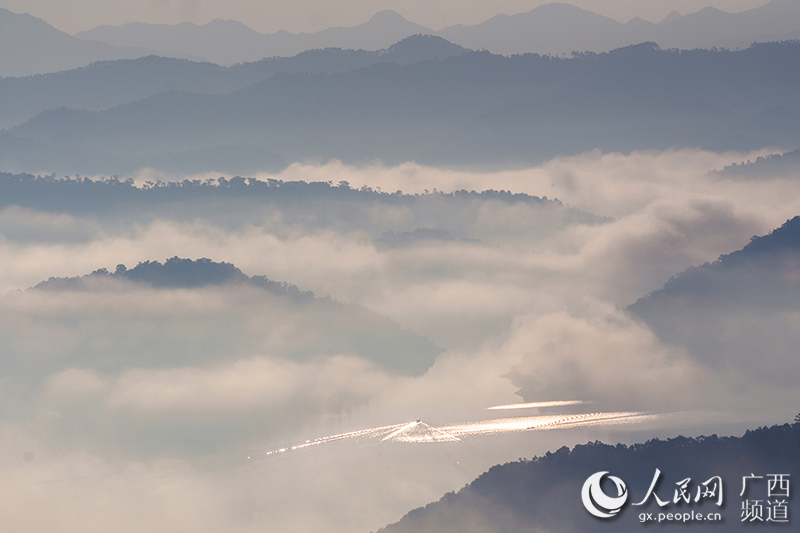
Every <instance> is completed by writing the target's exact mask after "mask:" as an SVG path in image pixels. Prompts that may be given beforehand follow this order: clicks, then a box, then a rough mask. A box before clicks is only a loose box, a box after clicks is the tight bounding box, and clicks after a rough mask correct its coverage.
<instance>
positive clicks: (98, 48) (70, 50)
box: [0, 8, 153, 112]
mask: <svg viewBox="0 0 800 533" xmlns="http://www.w3.org/2000/svg"><path fill="white" fill-rule="evenodd" d="M0 51H2V53H0V77H4V76H17V77H18V76H30V75H33V74H40V73H44V72H58V71H61V70H69V69H73V68H77V67H83V66H85V65H88V64H89V63H93V62H95V61H104V60H109V59H128V58H134V57H142V56H145V55H148V54H152V53H153V51H152V50H146V49H137V48H119V47H117V46H113V45H110V44H108V43H103V42H99V41H87V40H84V39H78V38H76V37H73V36H71V35H69V34H67V33H64V32H63V31H61V30H57V29H56V28H54V27H53V26H51V25H49V24H47V23H46V22H45V21H43V20H41V19H38V18H36V17H32V16H30V15H27V14H17V13H13V12H11V11H9V10H7V9H2V8H0ZM4 107H5V106H4V105H3V104H2V103H0V112H4V111H5V110H4V109H3V108H4Z"/></svg>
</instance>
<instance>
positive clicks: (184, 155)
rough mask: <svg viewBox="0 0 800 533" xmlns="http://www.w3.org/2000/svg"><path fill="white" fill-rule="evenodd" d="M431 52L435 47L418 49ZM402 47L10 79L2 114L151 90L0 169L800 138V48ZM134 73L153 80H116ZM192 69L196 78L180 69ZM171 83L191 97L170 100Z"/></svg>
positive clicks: (188, 167)
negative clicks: (222, 66)
mask: <svg viewBox="0 0 800 533" xmlns="http://www.w3.org/2000/svg"><path fill="white" fill-rule="evenodd" d="M426 47H432V51H431V52H430V53H423V52H421V51H420V50H424V49H425V48H426ZM392 49H393V48H392V47H390V48H389V49H388V50H387V52H386V53H385V55H383V56H381V55H380V54H379V55H376V56H371V57H370V56H369V53H365V52H346V51H341V50H340V51H331V50H328V51H323V52H319V54H321V56H325V54H330V55H334V56H336V55H339V56H341V57H342V58H346V57H350V59H342V60H341V63H340V64H341V65H343V67H342V70H346V69H347V67H346V66H344V65H347V64H349V65H351V66H355V65H356V64H357V63H358V62H359V61H363V62H364V63H370V62H372V64H370V65H368V66H365V67H364V68H356V69H355V70H349V71H344V72H330V71H328V72H324V71H320V70H319V69H318V70H317V71H314V68H313V67H305V68H303V67H301V66H299V65H300V63H302V62H303V61H305V60H306V59H305V58H302V57H301V56H297V57H296V58H294V59H293V60H286V61H283V62H277V63H275V62H269V61H267V62H264V63H255V64H248V65H241V66H238V67H234V68H231V69H227V70H224V71H223V70H219V67H214V66H213V65H210V64H206V65H193V64H186V63H177V64H176V65H177V66H178V67H180V68H175V69H174V70H172V71H170V65H173V64H175V63H169V61H168V60H157V59H155V58H150V59H147V60H141V61H133V62H131V61H128V62H123V63H121V64H112V65H102V66H95V67H93V68H92V69H87V70H84V71H76V72H73V73H65V74H59V75H52V77H36V78H34V79H30V80H4V83H0V90H4V89H3V87H5V88H9V89H8V90H9V91H10V92H9V94H11V93H13V94H16V96H15V97H14V98H17V99H18V101H20V102H27V103H25V104H24V105H22V104H21V105H16V104H14V103H13V98H11V97H8V98H6V99H4V101H5V102H6V105H8V106H9V107H14V108H20V109H21V108H24V107H25V106H26V105H27V106H28V109H29V110H30V111H32V112H35V111H37V110H39V109H42V108H44V107H47V106H49V105H53V106H55V105H71V106H73V105H78V106H79V105H81V102H83V103H85V102H86V101H87V100H88V99H87V98H86V97H85V96H84V92H83V91H82V90H81V88H82V87H87V85H91V84H92V83H95V84H96V86H97V88H98V89H97V90H98V91H100V92H102V93H104V94H105V93H112V92H113V91H109V90H103V89H102V88H103V87H110V88H113V87H114V86H117V84H119V83H120V80H123V79H131V78H133V77H138V78H139V80H140V81H137V82H135V83H133V84H132V88H131V90H130V91H129V92H128V93H127V94H129V95H130V96H131V97H133V98H136V97H137V96H143V97H141V98H138V99H133V100H130V101H126V102H124V103H121V104H120V105H116V106H113V103H114V102H112V101H111V100H109V103H111V104H112V107H108V108H105V109H101V110H96V111H92V110H90V109H70V108H67V107H52V108H49V109H46V110H44V111H42V112H40V113H39V114H37V115H35V116H33V117H31V118H30V119H29V120H27V121H26V122H24V123H22V124H19V125H18V126H15V127H13V128H10V129H6V130H5V131H3V132H0V162H2V165H3V167H4V168H5V169H7V170H9V171H12V172H13V171H17V172H30V171H33V172H43V173H49V172H55V173H58V174H61V173H66V174H73V173H79V174H103V173H105V174H117V173H125V172H130V171H135V170H137V169H139V168H142V167H145V166H149V167H154V168H159V169H163V170H168V171H172V172H178V173H191V172H200V171H209V170H212V169H213V170H214V171H220V172H230V173H234V174H244V175H246V174H250V173H253V172H257V171H260V170H279V169H281V168H284V167H285V166H286V165H287V164H290V163H292V162H295V161H327V160H329V159H330V158H339V159H341V160H343V161H345V162H349V163H353V164H361V163H365V162H374V161H376V160H381V161H383V162H385V163H388V164H399V163H403V162H406V161H409V160H416V161H418V162H420V163H425V164H432V165H444V166H454V167H457V166H461V165H474V166H476V167H481V166H482V167H486V168H488V167H491V168H497V167H498V166H500V167H505V168H508V167H514V166H521V165H528V164H536V163H539V162H541V161H543V160H546V159H549V158H552V157H555V156H558V155H567V154H576V153H580V152H584V151H586V150H591V149H594V148H599V149H601V150H608V151H621V152H628V151H631V150H641V149H651V148H654V149H666V148H673V147H700V148H704V149H709V150H718V151H723V150H734V149H735V150H754V149H761V148H764V147H767V146H773V147H777V148H781V149H784V150H792V149H795V148H797V145H798V144H800V93H798V91H797V87H798V86H800V72H799V71H798V70H797V69H796V68H794V67H795V66H796V65H797V64H798V62H800V43H797V42H786V43H767V44H760V45H754V46H751V47H750V48H747V49H746V50H741V51H713V50H693V51H678V50H661V49H660V48H659V47H658V46H657V45H656V44H655V43H649V44H642V45H636V46H631V47H625V48H621V49H618V50H614V51H612V52H608V53H602V54H593V53H587V54H578V55H575V56H572V57H570V58H558V57H553V56H540V55H535V54H525V55H518V56H511V57H506V56H501V55H495V54H491V53H489V52H485V51H483V52H466V53H465V52H464V51H463V50H462V49H460V48H458V47H455V46H454V45H451V44H447V43H445V42H443V41H442V40H441V39H438V38H432V37H421V36H419V37H414V38H409V39H407V40H404V41H403V42H401V43H400V44H398V45H397V48H396V50H405V49H413V50H416V52H414V53H413V54H411V53H409V54H407V56H408V57H410V56H415V57H433V59H429V60H425V61H419V62H415V63H402V62H395V63H389V62H381V61H380V58H381V57H392V53H393V52H391V50H392ZM364 54H367V55H364ZM312 55H313V54H312ZM400 55H403V54H400ZM442 56H447V57H442ZM359 58H360V59H359ZM173 61H174V60H173ZM398 61H399V60H398ZM323 62H324V61H323ZM276 65H278V66H277V67H276ZM128 66H131V67H134V68H135V69H137V70H138V71H139V75H136V76H134V75H129V74H126V75H125V76H119V75H118V74H114V72H115V69H123V70H125V69H127V67H128ZM148 69H151V70H148ZM184 70H185V71H186V72H187V73H190V74H191V75H189V76H188V77H187V78H185V79H181V77H180V76H174V75H176V74H179V73H180V72H182V71H184ZM304 70H305V72H304ZM331 70H332V69H331ZM147 72H150V73H152V74H148V73H147ZM270 72H276V73H275V74H274V75H272V76H269V73H270ZM204 73H205V74H210V75H209V76H207V77H206V76H205V74H204ZM95 75H96V76H97V77H96V78H95ZM204 77H205V81H203V82H198V83H195V80H197V79H199V78H204ZM68 79H69V80H72V81H71V82H70V84H67V83H65V84H60V83H58V82H59V81H60V80H68ZM93 80H94V81H93ZM146 80H149V81H146ZM259 80H260V81H259ZM193 83H194V85H193ZM170 84H172V86H173V87H176V88H188V90H186V89H184V90H165V89H168V87H169V86H170ZM48 85H49V87H48ZM137 86H138V88H137V89H135V90H134V89H133V88H134V87H137ZM26 87H27V88H26ZM37 87H38V88H37ZM34 88H37V89H36V90H37V91H41V92H42V93H43V94H44V93H48V94H50V95H55V96H51V97H49V98H50V100H49V102H50V103H49V104H46V105H42V104H41V102H47V101H48V100H47V99H45V98H42V99H37V98H34V99H32V100H27V98H28V94H29V91H33V89H34ZM12 89H13V90H12ZM92 90H93V89H89V90H88V91H87V93H88V94H91V91H92ZM125 93H126V91H125V90H122V91H120V93H119V94H118V95H117V96H115V98H118V100H117V101H119V100H120V99H122V98H121V95H123V94H125ZM70 95H71V96H70ZM145 95H146V96H145ZM59 99H61V100H60V102H61V103H59ZM69 99H71V100H69ZM67 100H69V101H67ZM37 105H38V106H39V107H38V108H37V107H36V106H37ZM87 107H88V106H87Z"/></svg>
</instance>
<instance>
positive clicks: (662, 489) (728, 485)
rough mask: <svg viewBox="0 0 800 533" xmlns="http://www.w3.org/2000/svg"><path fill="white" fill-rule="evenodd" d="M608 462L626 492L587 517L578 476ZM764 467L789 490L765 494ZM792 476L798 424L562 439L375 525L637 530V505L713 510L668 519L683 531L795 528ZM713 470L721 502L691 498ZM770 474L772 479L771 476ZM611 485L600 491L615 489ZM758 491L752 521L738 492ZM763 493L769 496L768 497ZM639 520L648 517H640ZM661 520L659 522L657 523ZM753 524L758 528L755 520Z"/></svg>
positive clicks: (494, 530)
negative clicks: (685, 496) (639, 438)
mask: <svg viewBox="0 0 800 533" xmlns="http://www.w3.org/2000/svg"><path fill="white" fill-rule="evenodd" d="M656 469H659V470H660V472H661V474H660V476H659V478H660V482H659V484H657V485H656V490H655V494H656V495H658V496H659V498H661V500H663V501H666V502H667V504H666V505H665V506H664V507H663V508H661V507H658V506H657V505H655V504H654V503H653V502H654V500H653V498H652V497H651V498H650V499H648V501H647V503H645V505H642V506H639V507H637V506H634V505H632V504H633V503H639V502H641V501H642V500H643V499H644V497H645V496H646V494H647V491H648V487H649V486H650V483H651V482H652V481H653V477H654V475H655V471H656ZM599 471H608V472H610V475H613V476H617V477H619V478H620V479H622V480H623V481H624V482H625V483H626V485H627V490H628V500H627V503H626V504H625V505H624V506H623V508H622V510H621V511H620V513H619V514H618V515H617V516H616V517H614V518H611V519H600V518H595V517H593V516H591V515H590V514H589V513H588V512H587V511H586V510H585V509H584V506H583V504H582V503H581V489H582V487H583V484H584V481H585V480H586V479H587V478H588V477H589V476H590V475H592V474H594V473H595V472H599ZM751 474H753V475H755V476H763V478H761V479H750V480H749V481H748V485H747V487H748V488H747V491H746V492H745V495H744V496H740V492H741V491H742V483H743V479H742V478H743V476H750V475H751ZM771 474H788V477H785V478H784V479H787V480H789V482H790V491H789V497H788V498H786V497H780V496H778V494H779V491H778V490H777V485H776V488H775V490H773V495H774V496H773V497H769V496H768V490H767V489H768V484H769V481H770V479H771V478H770V475H771ZM798 475H800V423H799V422H795V423H794V424H791V425H790V424H785V425H780V426H773V427H769V428H766V427H762V428H758V429H756V430H751V431H747V432H746V433H745V434H744V435H743V436H742V437H717V436H716V435H711V436H708V437H698V438H687V437H676V438H672V439H668V440H658V439H653V440H650V441H647V442H645V443H643V444H635V445H632V446H626V445H624V444H617V445H616V446H611V445H608V444H603V443H601V442H594V443H591V442H590V443H587V444H585V445H580V446H575V447H574V448H573V449H572V450H569V449H567V448H566V447H564V448H561V449H560V450H558V451H556V452H554V453H547V454H546V455H544V456H542V457H536V458H533V459H532V460H520V461H518V462H514V463H508V464H505V465H501V466H495V467H493V468H492V469H490V470H489V471H488V472H486V473H485V474H483V475H481V476H480V477H479V478H477V479H476V480H475V481H473V482H472V483H470V484H469V485H467V486H466V487H464V488H463V489H461V490H460V491H458V492H456V493H448V494H447V495H445V496H444V497H443V498H442V499H441V500H439V501H438V502H436V503H432V504H430V505H428V506H426V507H424V508H420V509H415V510H414V511H411V512H410V513H408V514H407V515H406V516H405V517H403V519H402V520H400V521H399V522H397V523H395V524H392V525H390V526H388V527H386V528H384V529H382V530H381V532H383V533H411V532H414V533H428V532H430V533H433V532H436V533H450V532H452V533H483V532H485V533H506V532H507V533H511V532H514V533H517V532H520V531H535V532H539V533H542V532H560V533H578V532H581V533H582V532H586V533H592V532H595V531H642V528H643V527H644V526H646V525H648V524H643V523H641V522H640V514H641V513H643V512H644V513H652V514H653V516H654V517H655V518H657V516H658V513H659V512H663V513H665V514H666V513H669V512H673V513H684V512H689V513H691V511H692V510H694V511H695V513H703V514H704V515H705V514H707V513H720V515H721V518H722V520H721V522H716V523H706V524H704V523H701V522H693V523H691V524H677V523H671V524H669V525H673V526H677V527H687V528H689V530H691V531H739V530H745V529H747V530H750V529H757V530H761V529H766V530H770V529H771V528H777V529H776V531H789V530H793V528H796V527H797V526H796V521H797V518H796V515H794V513H795V512H796V510H795V508H794V506H796V505H797V504H796V503H795V502H796V498H794V497H793V494H794V490H795V487H792V486H791V483H795V484H796V483H798V482H800V481H798V479H799V478H798ZM714 476H719V477H720V478H721V479H722V485H723V502H722V506H721V507H718V506H717V502H716V500H714V501H711V500H708V499H701V500H700V501H699V502H694V498H695V495H696V488H697V486H698V485H700V484H702V483H704V482H705V481H706V480H709V479H710V478H712V477H714ZM686 478H691V479H690V482H689V485H688V490H689V492H690V496H691V499H690V500H691V501H690V503H688V504H687V503H685V502H683V501H681V502H680V503H673V497H674V493H675V490H676V488H677V485H676V483H679V482H682V481H684V480H685V479H686ZM772 479H773V480H775V479H776V478H772ZM613 491H614V488H613V485H611V486H610V487H606V486H604V492H606V493H607V494H609V495H610V496H616V493H614V492H613ZM753 500H759V501H760V504H761V505H762V510H763V514H762V515H761V516H762V520H761V521H759V520H757V519H756V520H753V521H750V520H749V518H750V517H748V520H747V522H746V523H744V522H742V505H743V503H744V502H745V501H748V502H752V501H753ZM776 500H778V501H781V500H783V501H785V502H786V503H785V505H786V508H787V510H788V516H789V522H788V523H780V522H774V521H765V520H766V518H767V512H768V511H767V508H768V507H769V508H770V510H771V509H772V506H778V504H775V503H774V502H775V501H776ZM768 502H772V503H768ZM649 525H651V526H652V525H653V523H650V524H649ZM660 525H664V523H662V524H660ZM759 526H760V527H759Z"/></svg>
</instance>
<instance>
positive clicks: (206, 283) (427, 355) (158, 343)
mask: <svg viewBox="0 0 800 533" xmlns="http://www.w3.org/2000/svg"><path fill="white" fill-rule="evenodd" d="M210 289H216V290H218V291H223V294H224V292H226V291H231V292H233V293H235V294H242V293H247V294H249V295H250V296H249V299H248V300H246V301H245V302H244V303H243V304H242V307H243V310H242V313H245V312H246V313H249V315H250V316H247V315H244V316H242V317H239V318H235V319H233V317H232V319H231V320H225V319H223V317H220V320H222V322H219V323H213V322H209V323H204V322H203V320H204V318H203V315H202V314H200V315H198V314H197V312H196V310H195V311H193V308H192V305H191V304H188V306H187V308H186V309H185V310H184V311H185V312H186V313H188V314H189V315H190V316H191V315H195V316H196V320H197V321H198V324H199V325H202V328H197V327H195V328H192V329H189V332H190V333H187V332H185V331H184V330H186V329H188V328H187V327H186V325H185V322H186V318H185V317H184V318H180V319H179V318H167V317H160V316H159V315H158V314H157V313H156V314H155V315H153V316H150V315H149V314H142V315H137V312H136V311H135V310H130V311H127V312H126V311H124V310H121V309H120V307H117V306H112V307H115V308H116V309H119V311H118V312H113V311H112V312H109V313H108V316H104V317H91V316H90V317H83V319H82V321H81V323H82V324H83V325H82V326H81V328H82V329H81V331H76V332H75V334H76V335H77V336H78V337H79V338H82V333H83V334H86V335H91V334H92V333H91V331H92V328H93V327H99V328H101V330H102V324H105V322H104V321H105V320H108V321H110V322H109V324H110V326H109V327H112V326H113V327H112V329H113V331H104V332H101V331H98V332H97V333H96V334H95V340H94V341H91V342H90V341H89V340H88V339H86V342H85V343H82V344H80V346H79V349H78V350H77V351H75V353H72V354H70V353H69V352H70V349H69V347H63V349H64V351H65V353H67V355H64V356H63V357H64V358H65V359H66V360H67V361H68V362H69V364H72V365H78V366H81V365H86V366H88V367H91V368H100V369H104V370H118V368H117V367H116V366H115V365H117V364H120V360H119V357H118V353H119V352H125V351H126V350H129V349H135V347H134V348H131V347H130V346H127V345H125V343H126V342H129V343H130V342H134V340H135V343H137V344H139V345H141V346H139V348H140V351H139V352H137V354H138V355H137V356H136V357H137V358H138V359H136V361H137V362H138V363H137V364H144V363H145V361H147V362H148V363H149V364H154V365H156V366H170V365H182V364H197V363H198V362H200V361H198V360H196V359H199V358H200V357H201V356H199V355H196V354H195V353H193V352H194V350H193V349H192V347H194V346H196V345H202V344H203V343H204V342H206V343H207V346H214V345H216V344H220V343H223V345H224V342H225V340H226V339H228V340H230V339H229V337H231V335H234V336H235V337H236V342H235V343H231V344H230V345H228V347H227V348H225V347H224V346H223V347H221V349H222V350H227V352H225V351H223V352H221V353H220V354H219V355H218V357H223V358H228V359H230V358H232V357H236V356H237V354H239V355H243V354H242V353H241V352H242V351H244V355H248V350H250V351H252V352H253V353H256V354H257V353H258V349H259V348H258V346H262V347H265V348H262V349H267V350H268V351H267V353H266V354H265V355H271V356H279V357H285V358H287V359H292V360H300V361H303V360H307V359H309V358H311V357H319V356H320V355H325V354H331V355H335V354H352V355H358V356H360V357H363V358H365V359H368V360H371V361H373V362H374V363H376V364H378V365H380V366H382V367H383V368H385V369H388V370H391V371H395V372H401V373H406V374H415V375H419V374H422V373H424V372H425V371H426V370H427V369H428V368H429V367H430V366H431V365H432V364H433V361H434V359H435V357H436V356H437V355H438V354H439V353H440V352H441V351H442V350H441V349H440V348H439V347H437V346H436V345H435V344H433V343H432V342H430V341H428V340H427V339H425V338H424V337H421V336H419V335H416V334H414V333H412V332H410V331H407V330H404V329H402V328H400V327H399V326H398V325H397V324H395V323H394V322H392V321H391V320H389V319H387V318H385V317H383V316H381V315H378V314H376V313H373V312H371V311H369V310H368V309H366V308H364V307H362V306H360V305H354V304H344V303H340V302H337V301H334V300H331V299H330V298H328V297H322V298H320V297H317V296H315V295H314V294H313V293H312V292H309V291H302V290H300V289H298V288H297V287H296V286H294V285H291V284H288V283H285V282H276V281H273V280H270V279H269V278H267V277H266V276H247V275H246V274H244V273H243V272H242V271H241V270H239V269H238V268H236V267H235V266H234V265H232V264H230V263H224V262H223V263H219V262H215V261H211V260H210V259H206V258H203V259H197V260H191V259H184V258H179V257H173V258H171V259H168V260H167V261H165V262H164V263H161V262H159V261H144V262H141V263H139V264H138V265H136V266H135V267H133V268H126V267H125V265H118V266H117V267H116V269H115V270H114V271H113V272H109V271H108V270H106V269H99V270H96V271H94V272H92V273H91V274H88V275H85V276H79V277H72V278H50V279H49V280H47V281H44V282H42V283H39V284H38V285H36V286H35V287H34V288H32V289H29V291H28V293H30V294H36V293H46V294H50V295H53V296H57V295H64V296H70V295H72V296H74V297H75V298H80V299H83V300H87V299H88V300H89V301H94V300H97V301H106V302H114V301H118V302H119V304H118V305H119V306H123V305H124V302H129V303H130V301H131V298H134V297H135V295H136V294H138V292H141V291H145V292H146V291H147V290H151V291H153V290H155V291H171V290H183V291H202V290H210ZM211 294H214V293H211ZM151 298H153V297H152V296H151ZM254 299H255V300H254ZM258 299H261V300H263V304H259V303H258ZM209 313H210V317H213V316H215V315H214V314H213V311H210V312H209ZM77 316H78V315H77V314H76V317H77ZM126 317H127V318H126ZM131 317H136V318H135V319H132V318H131ZM128 320H130V322H128ZM159 321H160V322H162V324H159ZM253 321H258V322H260V323H261V327H260V328H258V330H259V331H258V332H257V333H256V332H249V333H248V328H247V322H253ZM258 322H256V323H258ZM168 325H171V326H170V327H168ZM61 326H62V325H61V324H54V327H53V330H55V331H57V330H58V328H59V327H61ZM137 330H143V331H144V330H148V331H150V330H156V331H159V333H158V334H157V335H141V334H136V333H135V332H136V331H137ZM191 332H194V333H193V334H192V333H191ZM292 333H293V334H296V335H297V336H298V338H297V341H298V342H296V343H295V342H288V343H287V342H282V343H279V344H278V345H277V346H282V347H272V348H268V347H269V346H270V342H272V343H273V344H274V342H273V341H267V340H263V339H260V337H262V336H263V337H264V338H265V339H270V338H271V337H276V338H280V337H281V336H283V335H287V334H292ZM45 336H46V334H45ZM249 337H252V338H249ZM132 339H134V340H132ZM116 344H119V346H116ZM143 348H146V349H143ZM98 350H99V351H98ZM105 353H107V354H108V357H106V356H105V355H104V354H105ZM253 353H250V354H249V355H253ZM18 355H19V354H18ZM21 355H24V353H23V354H21ZM9 363H11V362H9ZM122 363H125V362H124V361H122ZM17 364H18V365H20V366H22V367H25V366H26V363H25V362H24V360H21V361H18V362H17ZM125 364H131V363H130V361H129V362H127V363H125Z"/></svg>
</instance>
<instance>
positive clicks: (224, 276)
mask: <svg viewBox="0 0 800 533" xmlns="http://www.w3.org/2000/svg"><path fill="white" fill-rule="evenodd" d="M104 279H112V280H113V279H117V280H127V281H131V282H134V283H145V284H147V285H150V286H152V287H154V288H187V289H194V288H199V287H205V286H208V285H224V284H228V283H237V284H249V285H252V286H253V287H258V288H260V289H264V290H266V291H269V292H271V293H273V294H276V295H280V296H291V297H293V298H295V299H299V300H312V299H314V293H313V292H311V291H301V290H300V289H299V288H297V286H295V285H291V284H289V283H286V282H279V281H272V280H271V279H269V278H267V277H266V276H252V277H251V276H248V275H247V274H245V273H244V272H242V271H241V270H239V269H238V268H237V267H236V266H234V265H233V264H232V263H225V262H221V263H217V262H214V261H212V260H211V259H208V258H205V257H203V258H200V259H197V260H192V259H185V258H180V257H178V256H175V257H172V258H170V259H167V260H166V261H164V263H160V262H158V261H143V262H140V263H139V264H138V265H136V266H135V267H133V268H130V269H129V268H127V267H126V266H125V265H122V264H120V265H117V267H116V269H115V270H114V272H109V271H108V270H107V269H105V268H101V269H98V270H95V271H94V272H92V273H91V274H87V275H85V276H79V277H71V278H53V277H51V278H50V279H48V280H47V281H43V282H41V283H39V284H38V285H36V286H35V287H34V288H35V289H45V290H81V289H85V288H86V287H87V282H88V283H89V284H90V283H91V282H93V281H99V280H104Z"/></svg>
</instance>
